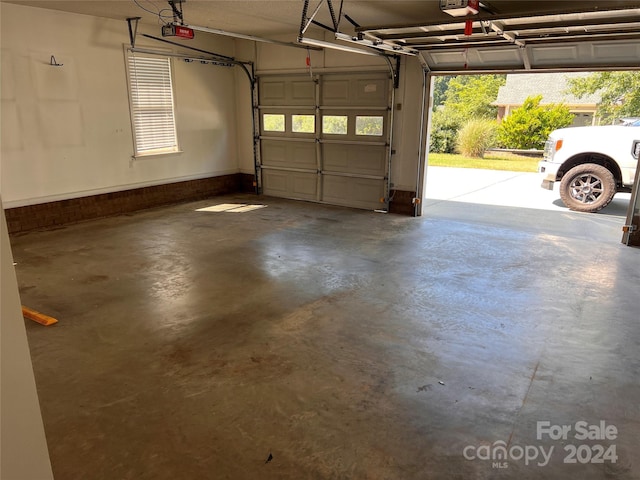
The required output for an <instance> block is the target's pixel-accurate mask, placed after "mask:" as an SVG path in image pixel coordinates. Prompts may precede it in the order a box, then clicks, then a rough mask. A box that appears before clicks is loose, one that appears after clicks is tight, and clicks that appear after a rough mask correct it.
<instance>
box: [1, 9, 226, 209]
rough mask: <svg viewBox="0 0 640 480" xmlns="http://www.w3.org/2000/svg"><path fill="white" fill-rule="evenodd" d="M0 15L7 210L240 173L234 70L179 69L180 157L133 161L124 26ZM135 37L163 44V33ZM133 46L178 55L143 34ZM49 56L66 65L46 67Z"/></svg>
mask: <svg viewBox="0 0 640 480" xmlns="http://www.w3.org/2000/svg"><path fill="white" fill-rule="evenodd" d="M0 8H1V9H2V16H1V46H2V51H1V55H0V58H1V61H2V65H1V74H2V95H1V98H2V105H1V114H2V119H1V121H2V123H1V125H2V141H1V148H2V150H1V163H0V176H1V191H2V195H3V198H4V203H5V205H4V206H5V208H9V207H17V206H22V205H30V204H36V203H42V202H47V201H53V200H61V199H66V198H73V197H80V196H85V195H91V194H97V193H104V192H110V191H118V190H126V189H129V188H135V187H139V186H147V185H156V184H164V183H171V182H175V181H181V180H189V179H195V178H206V177H210V176H217V175H223V174H228V173H236V172H238V160H237V148H236V145H237V139H236V116H235V115H236V114H235V112H236V107H235V97H236V93H235V92H236V85H235V78H236V77H235V72H234V71H235V70H237V68H222V67H214V66H211V65H201V64H199V63H185V62H183V61H181V60H176V61H174V62H173V68H174V90H175V95H176V96H175V103H176V123H177V129H178V141H179V143H180V147H181V150H182V153H179V154H170V155H162V156H154V157H147V158H139V159H136V160H132V154H133V140H132V132H131V121H130V115H129V103H128V90H127V78H126V73H125V58H124V50H123V45H125V44H127V45H128V44H129V35H128V29H127V24H126V22H125V21H124V20H123V21H116V20H110V19H105V18H97V17H91V16H86V15H78V14H69V13H64V12H58V11H53V10H46V9H40V8H32V7H25V6H19V5H14V4H6V3H2V4H1V7H0ZM139 33H149V34H152V35H155V36H158V37H159V36H160V27H159V26H158V27H146V26H143V25H142V24H141V25H140V28H139ZM187 42H188V43H187ZM185 44H186V45H189V46H195V47H197V48H203V49H205V50H210V51H214V52H217V53H222V54H226V55H230V56H233V55H234V47H235V44H234V41H233V40H231V39H229V38H225V37H219V36H214V35H209V34H203V33H196V38H195V39H194V40H191V41H185ZM137 46H140V47H142V46H144V47H154V48H168V49H169V50H173V51H177V50H178V49H177V48H175V47H172V46H170V45H166V44H163V43H159V42H155V41H153V40H149V39H146V38H142V37H140V36H138V42H137ZM194 54H195V55H197V54H196V53H194ZM51 55H54V56H55V58H56V60H57V61H58V63H62V64H64V65H63V66H62V67H53V66H50V65H49V61H50V57H51Z"/></svg>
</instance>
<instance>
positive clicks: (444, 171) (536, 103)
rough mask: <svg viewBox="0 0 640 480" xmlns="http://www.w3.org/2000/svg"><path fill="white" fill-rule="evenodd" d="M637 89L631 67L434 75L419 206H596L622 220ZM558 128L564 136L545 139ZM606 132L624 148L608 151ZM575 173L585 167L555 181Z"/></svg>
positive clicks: (564, 208) (633, 162)
mask: <svg viewBox="0 0 640 480" xmlns="http://www.w3.org/2000/svg"><path fill="white" fill-rule="evenodd" d="M636 83H640V73H639V72H636V71H619V72H544V73H518V74H513V73H512V74H482V75H481V74H478V75H442V76H433V78H432V82H431V92H432V102H431V124H430V136H429V140H430V142H429V160H428V166H429V173H428V175H427V177H428V178H427V188H426V195H425V205H426V206H429V205H431V206H432V205H433V204H434V202H441V201H445V200H450V201H453V200H455V201H458V202H468V203H479V204H486V205H503V206H517V207H524V208H534V209H546V210H556V211H567V209H568V208H570V209H571V210H577V211H596V210H597V211H599V212H601V213H604V214H607V215H609V216H612V217H618V219H619V221H620V222H621V224H622V223H623V220H622V219H623V217H624V214H625V212H626V209H627V205H628V202H629V197H630V187H631V185H632V183H633V174H634V172H635V166H636V163H637V161H636V160H635V159H634V158H633V156H632V155H631V147H630V145H631V143H632V140H633V138H635V137H634V135H635V132H636V128H635V127H637V126H640V122H637V119H638V116H640V110H639V109H638V108H637V102H636V99H635V91H636V90H635V89H634V87H633V85H635V84H636ZM577 127H587V128H577ZM602 127H604V128H602ZM557 129H568V130H560V132H565V133H564V134H560V133H559V134H554V138H552V139H551V140H549V138H550V137H549V135H550V134H551V132H553V131H555V130H557ZM612 135H617V136H619V139H620V140H619V141H618V142H617V143H618V144H622V145H624V139H625V138H627V137H628V140H629V141H628V142H627V143H629V148H624V147H618V148H616V147H615V146H614V145H613V144H612V143H611V142H610V140H611V138H612ZM563 138H564V142H565V145H564V148H563V150H562V152H558V154H557V155H555V159H554V154H556V149H557V147H558V146H560V147H561V146H562V142H563ZM616 138H618V137H616ZM545 147H546V152H545ZM560 153H561V154H560ZM563 155H564V157H563ZM543 157H544V158H543ZM565 157H566V158H565ZM546 161H549V162H551V163H548V164H547V163H546ZM554 161H555V162H556V163H557V162H560V163H561V164H562V165H561V166H556V167H554V163H553V162H554ZM541 162H542V163H541ZM584 165H595V166H594V167H593V168H594V169H596V170H594V172H591V171H590V170H588V167H581V166H584ZM576 167H581V168H582V170H584V171H582V170H581V172H580V173H581V174H580V175H579V176H575V175H574V176H575V179H574V180H571V181H569V176H566V177H565V179H564V181H562V180H563V177H564V176H565V174H567V173H568V172H569V171H571V172H572V173H573V172H574V171H577V170H575V168H576ZM550 169H552V170H553V172H550ZM597 169H599V170H597ZM545 170H546V171H547V172H546V175H545V173H544V172H545ZM607 175H609V176H610V177H611V178H609V183H608V184H606V183H605V181H606V180H607V178H606V176H607ZM547 177H548V178H549V179H550V181H546V182H545V186H546V188H545V189H541V188H540V186H541V181H542V180H544V179H545V178H547ZM589 182H590V183H589ZM587 188H589V189H591V190H593V191H590V192H587V193H586V194H585V192H586V190H585V189H587ZM606 188H609V189H610V192H607V191H605V189H606ZM612 188H613V189H614V190H611V189H612ZM616 192H617V193H616ZM614 193H615V197H614V198H613V199H611V200H609V199H607V200H604V199H600V196H604V195H613V194H614ZM574 197H575V198H574ZM598 201H600V204H599V205H598V203H597V202H598ZM603 203H604V207H603ZM601 209H602V210H601Z"/></svg>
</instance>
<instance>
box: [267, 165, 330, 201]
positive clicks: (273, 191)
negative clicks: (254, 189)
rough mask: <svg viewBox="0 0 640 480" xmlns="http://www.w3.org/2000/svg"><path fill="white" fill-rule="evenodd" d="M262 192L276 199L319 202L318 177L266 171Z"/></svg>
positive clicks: (298, 173) (308, 174)
mask: <svg viewBox="0 0 640 480" xmlns="http://www.w3.org/2000/svg"><path fill="white" fill-rule="evenodd" d="M262 190H263V192H264V194H265V195H272V196H274V197H283V198H293V199H299V200H317V197H318V175H317V174H316V173H302V172H287V171H281V170H269V169H264V170H263V172H262Z"/></svg>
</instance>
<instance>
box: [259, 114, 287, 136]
mask: <svg viewBox="0 0 640 480" xmlns="http://www.w3.org/2000/svg"><path fill="white" fill-rule="evenodd" d="M262 128H263V129H264V131H265V132H284V115H282V114H279V113H265V114H264V115H262Z"/></svg>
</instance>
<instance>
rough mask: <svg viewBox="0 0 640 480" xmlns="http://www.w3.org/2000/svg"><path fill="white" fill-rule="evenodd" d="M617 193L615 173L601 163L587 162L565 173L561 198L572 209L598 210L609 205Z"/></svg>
mask: <svg viewBox="0 0 640 480" xmlns="http://www.w3.org/2000/svg"><path fill="white" fill-rule="evenodd" d="M615 194H616V180H615V178H613V174H612V173H611V172H610V171H609V170H607V169H606V168H604V167H603V166H601V165H596V164H595V163H585V164H583V165H577V166H575V167H573V168H572V169H571V170H569V171H568V172H567V173H565V174H564V176H563V177H562V181H561V182H560V198H562V201H563V202H564V204H565V205H566V206H567V207H569V209H570V210H575V211H577V212H597V211H598V210H602V209H603V208H604V207H606V206H607V205H609V202H611V200H612V199H613V196H614V195H615Z"/></svg>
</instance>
